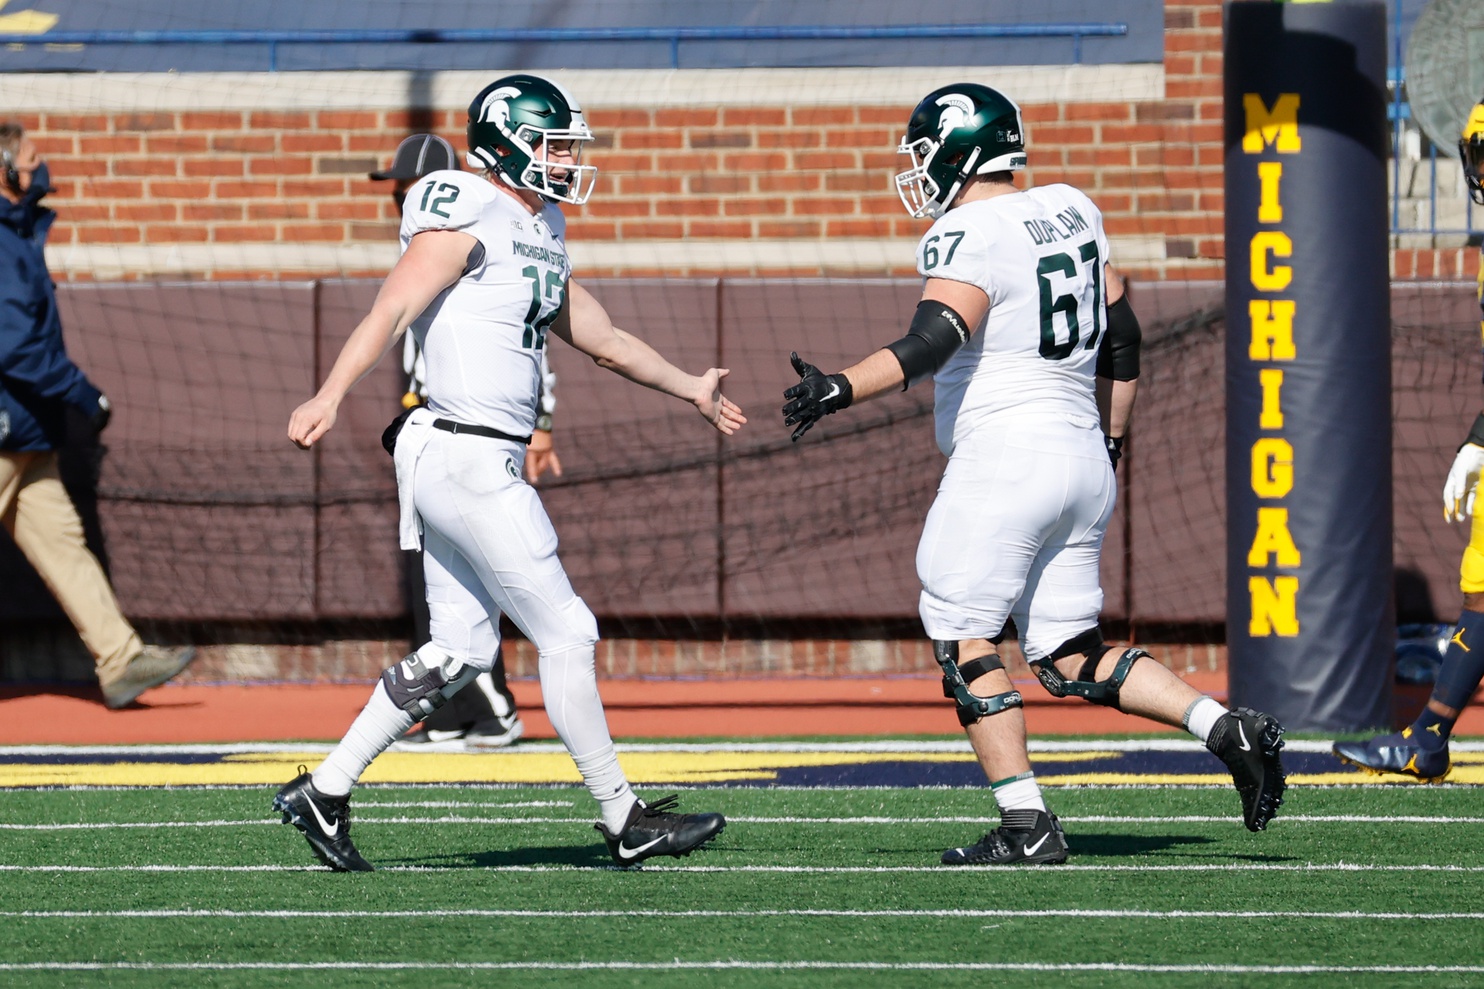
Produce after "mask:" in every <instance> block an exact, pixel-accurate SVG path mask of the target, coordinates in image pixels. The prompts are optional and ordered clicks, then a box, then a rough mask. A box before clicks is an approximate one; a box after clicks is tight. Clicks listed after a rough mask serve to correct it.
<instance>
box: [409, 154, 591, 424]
mask: <svg viewBox="0 0 1484 989" xmlns="http://www.w3.org/2000/svg"><path fill="white" fill-rule="evenodd" d="M566 227H567V224H566V219H565V218H564V217H563V216H562V214H561V211H560V210H558V209H557V208H556V207H555V206H553V205H551V204H549V203H548V204H547V205H546V206H545V208H543V209H542V210H541V213H540V215H538V216H532V215H531V214H530V212H529V211H527V210H526V208H525V207H524V206H523V205H521V203H519V202H518V201H516V200H515V199H514V198H512V197H511V196H507V195H505V194H504V193H502V192H500V191H499V190H497V189H496V188H495V187H494V185H492V184H491V183H490V182H489V181H488V180H486V179H484V178H482V177H480V176H478V175H472V174H470V173H468V172H458V171H441V172H430V173H429V174H428V175H426V176H424V177H423V178H422V179H420V180H418V182H417V183H416V184H415V185H413V186H412V188H410V189H408V190H407V200H406V203H405V204H404V206H403V208H402V233H401V239H402V250H403V251H406V250H407V247H408V245H409V244H410V243H411V242H412V238H413V237H414V236H415V235H416V234H418V233H420V232H422V231H424V230H459V231H462V232H463V233H467V234H470V235H472V236H473V237H475V238H476V239H478V241H479V243H480V244H481V245H482V246H483V248H484V257H483V258H482V259H481V260H479V262H478V263H477V264H475V265H473V266H472V267H471V268H470V269H469V270H468V271H467V272H465V274H464V276H463V277H462V278H460V279H459V280H458V281H457V282H455V283H454V284H453V285H451V286H449V287H448V288H447V289H445V290H444V291H443V292H442V293H441V294H440V295H439V296H438V297H437V298H435V299H434V300H433V301H432V302H431V303H429V304H428V308H427V309H426V310H424V311H423V313H422V315H420V316H418V318H417V319H416V320H414V321H413V323H412V326H411V328H410V332H411V333H413V334H414V336H415V337H416V338H417V345H418V347H420V348H421V350H422V353H423V359H424V361H425V363H426V365H427V388H428V408H429V409H430V410H431V411H432V412H433V413H434V414H435V415H438V416H440V417H444V418H448V419H453V420H455V421H457V422H465V423H471V424H474V425H479V426H490V427H493V428H495V429H498V430H501V431H502V432H506V433H510V434H511V435H513V436H528V435H530V433H531V430H532V429H534V428H535V425H536V414H537V404H538V403H539V401H540V395H541V358H542V353H543V351H544V350H545V348H546V331H547V328H548V327H549V326H550V325H551V323H552V321H553V320H555V318H556V314H557V312H558V310H560V309H561V307H562V304H563V303H564V302H565V301H566V297H567V279H568V277H569V276H570V275H571V266H570V264H569V263H568V260H567V245H566V242H565V240H564V239H563V238H564V235H565V233H566Z"/></svg>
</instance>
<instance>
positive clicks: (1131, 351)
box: [783, 83, 1285, 865]
mask: <svg viewBox="0 0 1484 989" xmlns="http://www.w3.org/2000/svg"><path fill="white" fill-rule="evenodd" d="M898 150H899V151H900V152H901V153H902V154H904V155H908V156H910V161H911V167H910V168H909V169H908V170H906V171H904V172H902V173H901V174H899V175H898V176H897V178H896V184H897V192H898V194H899V195H900V196H901V198H902V202H903V204H904V205H905V206H906V207H907V210H908V212H910V213H911V214H912V215H913V216H915V217H932V218H933V219H934V220H935V221H936V222H934V223H933V225H932V227H931V229H929V230H928V232H927V234H926V235H925V236H924V237H923V238H922V241H921V243H920V244H919V245H918V248H917V268H918V271H919V272H920V273H921V274H922V276H923V278H924V290H923V294H922V301H921V302H920V303H919V304H918V306H917V311H916V314H915V315H914V316H913V318H912V323H911V326H910V328H909V329H908V331H907V333H906V335H905V336H903V337H902V338H901V339H899V340H897V341H895V342H893V343H891V344H888V345H887V346H886V347H883V348H882V349H880V350H878V351H876V352H875V353H873V354H871V355H870V356H869V357H867V358H866V359H865V360H863V361H860V362H859V363H857V364H855V365H853V366H851V367H848V368H846V369H845V370H844V371H842V372H840V373H838V374H824V373H822V372H821V371H820V370H819V369H818V368H816V367H814V366H813V365H812V364H809V363H806V362H805V361H803V360H801V359H800V358H799V356H798V355H797V354H795V355H793V365H794V370H795V371H796V372H797V373H798V375H799V377H800V380H799V382H798V384H796V385H794V386H792V387H791V388H789V389H788V390H787V391H785V392H784V398H785V400H786V404H785V405H784V406H783V414H784V423H785V425H789V426H794V427H795V429H794V432H793V438H794V439H795V440H797V439H799V437H801V436H802V435H803V434H804V432H805V431H806V430H808V429H809V428H810V427H811V426H812V425H814V423H816V422H817V421H819V419H821V418H822V417H823V416H826V415H829V414H831V413H834V412H837V411H839V410H840V409H843V408H846V407H848V406H849V405H851V404H852V403H853V402H861V401H864V400H866V399H870V398H875V397H877V396H878V395H883V394H886V393H887V392H892V391H898V390H901V389H904V388H910V387H911V386H912V385H914V384H917V383H918V382H920V381H923V380H925V379H928V378H932V379H933V381H934V384H935V388H936V392H935V396H934V406H935V423H936V428H937V439H938V446H939V447H940V448H941V449H942V451H943V453H944V454H945V455H946V456H947V457H948V467H947V470H946V471H945V472H944V474H943V480H942V483H941V484H940V485H939V488H938V495H937V499H936V500H935V501H934V503H933V507H932V509H931V511H929V513H928V517H927V523H926V526H925V527H924V530H923V533H922V540H921V542H920V543H919V545H918V549H917V573H918V577H919V579H920V580H921V582H922V595H921V598H920V600H919V607H918V610H919V613H920V615H921V617H922V623H923V626H924V628H926V630H927V633H928V636H929V637H930V638H931V639H932V640H933V652H934V656H935V658H936V659H937V661H938V664H939V665H940V666H941V667H942V670H943V693H944V695H945V696H946V697H948V698H951V699H952V700H953V701H954V703H955V706H956V708H957V713H958V719H959V723H960V724H962V725H963V726H964V727H965V729H967V731H968V735H969V740H970V742H971V743H972V745H973V747H974V751H975V753H976V754H977V756H978V757H979V762H980V765H981V766H982V767H983V768H984V771H985V773H986V775H987V776H988V777H989V780H990V784H991V786H992V788H993V792H994V796H995V799H996V802H997V803H998V804H999V809H1000V817H1001V824H1000V827H998V828H996V829H995V830H993V831H990V832H989V833H988V834H986V835H984V837H983V838H982V839H980V840H979V841H978V842H976V843H975V844H973V845H970V846H967V847H963V848H950V849H949V850H947V851H946V852H944V853H943V856H942V860H943V862H944V863H945V864H949V865H963V864H1012V863H1030V864H1054V863H1058V862H1064V861H1066V859H1067V856H1068V852H1069V849H1068V845H1067V840H1066V836H1065V835H1064V833H1063V832H1062V829H1061V826H1060V824H1059V823H1058V821H1057V819H1056V816H1055V815H1054V814H1052V813H1050V812H1049V811H1048V810H1047V808H1046V803H1045V801H1044V799H1043V798H1042V796H1041V791H1040V787H1039V785H1038V784H1037V783H1036V780H1035V774H1034V773H1033V772H1032V771H1031V767H1030V762H1029V759H1028V757H1027V755H1026V740H1025V717H1024V714H1023V711H1022V709H1021V705H1022V702H1021V696H1020V693H1019V692H1018V691H1016V690H1015V689H1014V687H1013V685H1012V684H1011V681H1010V678H1009V676H1008V675H1007V673H1006V672H1005V668H1004V665H1003V663H1002V661H1001V660H1000V658H999V657H998V655H997V649H996V646H997V644H998V643H999V642H1000V641H1001V639H1002V638H1003V636H1004V633H1005V624H1006V621H1007V619H1010V618H1013V619H1014V620H1015V627H1016V629H1017V630H1018V631H1019V634H1020V644H1021V648H1022V649H1023V650H1024V652H1025V657H1026V660H1027V661H1028V662H1029V663H1030V665H1031V669H1032V670H1033V671H1034V672H1035V674H1036V677H1037V678H1038V679H1039V680H1040V681H1041V684H1042V685H1043V686H1044V687H1045V688H1046V689H1047V690H1048V691H1050V692H1051V693H1052V694H1053V695H1055V696H1057V697H1064V696H1073V697H1080V698H1083V699H1085V700H1087V701H1089V702H1091V703H1094V704H1103V705H1107V706H1110V707H1114V708H1117V709H1119V710H1122V711H1126V712H1129V713H1131V714H1138V715H1141V716H1143V717H1146V718H1152V719H1154V720H1156V721H1161V722H1164V723H1166V724H1170V725H1181V726H1183V727H1185V728H1186V729H1187V730H1189V731H1190V733H1191V734H1193V735H1194V736H1195V737H1196V738H1198V739H1200V740H1201V741H1202V742H1204V743H1206V746H1207V747H1208V748H1209V749H1210V750H1211V751H1212V752H1213V753H1215V754H1216V755H1217V756H1218V757H1220V758H1221V759H1222V761H1223V762H1225V763H1226V765H1227V767H1228V768H1229V769H1230V771H1231V773H1232V777H1233V781H1234V783H1235V784H1236V787H1237V791H1238V793H1239V794H1240V796H1241V802H1242V811H1243V818H1244V823H1245V824H1246V826H1247V827H1248V828H1249V829H1251V830H1253V831H1261V830H1262V829H1264V828H1265V827H1266V826H1267V823H1268V821H1269V820H1270V819H1271V818H1272V817H1273V815H1274V814H1276V813H1277V811H1278V806H1279V804H1280V803H1282V798H1283V791H1284V785H1285V783H1284V775H1283V767H1282V763H1281V761H1280V759H1279V750H1280V749H1281V748H1282V744H1283V743H1282V735H1283V729H1282V728H1281V727H1280V726H1279V725H1278V723H1277V721H1275V720H1274V719H1273V718H1272V717H1270V716H1269V715H1266V714H1260V713H1258V712H1255V711H1251V710H1248V709H1246V708H1238V709H1237V710H1235V711H1228V710H1226V709H1225V708H1224V707H1223V706H1222V705H1221V704H1219V703H1217V702H1216V701H1215V700H1213V699H1211V698H1210V697H1206V696H1204V695H1203V694H1201V693H1199V692H1197V691H1196V690H1195V689H1193V688H1192V687H1190V686H1189V685H1187V684H1186V683H1185V682H1184V681H1182V680H1181V679H1180V678H1179V677H1177V676H1175V675H1174V674H1173V673H1171V672H1170V671H1169V670H1167V669H1166V668H1165V667H1164V666H1161V665H1160V664H1159V663H1157V662H1155V661H1154V660H1153V659H1151V658H1150V657H1149V655H1148V654H1147V653H1145V652H1144V651H1143V650H1141V649H1117V648H1110V647H1109V646H1108V645H1106V644H1105V643H1104V642H1103V639H1102V633H1101V631H1100V630H1099V628H1098V612H1099V611H1100V610H1101V608H1102V604H1103V592H1102V588H1101V587H1100V586H1099V583H1098V557H1099V554H1100V552H1101V550H1102V544H1103V533H1104V530H1105V529H1106V528H1107V525H1108V519H1109V517H1110V516H1111V515H1112V514H1113V504H1114V499H1115V497H1116V492H1117V486H1116V483H1115V478H1114V465H1115V464H1116V463H1117V462H1118V459H1119V457H1120V456H1121V454H1122V446H1123V444H1122V440H1123V436H1124V430H1125V428H1126V427H1127V425H1128V418H1129V414H1130V411H1131V409H1132V406H1133V397H1134V390H1135V388H1136V382H1137V380H1138V376H1139V345H1140V338H1141V334H1140V331H1139V324H1138V320H1137V319H1136V318H1135V317H1134V313H1133V310H1132V309H1131V308H1130V307H1129V303H1128V299H1127V298H1126V297H1125V296H1124V293H1123V283H1122V280H1121V279H1119V278H1118V277H1117V275H1116V274H1115V273H1114V272H1113V269H1112V268H1111V267H1110V266H1109V264H1108V257H1109V251H1108V240H1107V237H1106V236H1105V235H1104V233H1103V219H1102V214H1101V213H1100V212H1099V211H1098V208H1097V206H1095V205H1094V204H1093V202H1092V200H1090V199H1088V198H1087V196H1085V195H1083V194H1082V193H1081V192H1079V191H1078V190H1076V189H1074V188H1072V187H1071V186H1068V185H1047V186H1040V187H1037V188H1034V189H1030V190H1027V191H1022V190H1020V189H1019V188H1017V187H1016V185H1015V182H1014V173H1015V172H1017V171H1020V170H1021V169H1023V168H1025V167H1026V151H1025V138H1024V128H1023V125H1022V122H1021V114H1020V108H1019V107H1018V106H1016V105H1015V103H1014V102H1013V101H1011V100H1010V99H1009V98H1008V97H1006V96H1004V95H1003V94H1002V93H999V92H997V91H996V90H993V89H990V88H989V87H987V86H982V85H979V84H976V83H960V84H956V85H952V86H946V87H944V88H942V89H939V90H935V91H934V92H932V93H929V94H928V95H927V96H926V97H925V98H924V99H923V100H922V102H920V103H919V104H918V105H917V107H916V109H914V110H913V112H912V116H911V119H910V120H909V121H908V124H907V133H906V136H905V137H904V138H903V139H902V142H901V146H900V148H899V149H898ZM1097 378H1102V379H1104V380H1105V382H1106V387H1105V388H1104V389H1102V391H1103V392H1104V395H1105V401H1104V402H1103V403H1102V406H1103V407H1102V410H1101V412H1100V403H1099V401H1098V398H1097V394H1098V391H1099V389H1098V387H1097V385H1096V382H1095V379H1097ZM1100 426H1101V428H1100Z"/></svg>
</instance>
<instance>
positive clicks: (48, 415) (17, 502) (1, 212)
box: [0, 123, 195, 708]
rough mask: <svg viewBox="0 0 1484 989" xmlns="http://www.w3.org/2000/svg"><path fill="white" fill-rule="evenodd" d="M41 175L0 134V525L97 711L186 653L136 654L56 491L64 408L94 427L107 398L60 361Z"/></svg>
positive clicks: (7, 133)
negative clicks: (92, 675) (51, 614)
mask: <svg viewBox="0 0 1484 989" xmlns="http://www.w3.org/2000/svg"><path fill="white" fill-rule="evenodd" d="M48 179H49V175H48V172H47V167H46V164H45V163H44V162H42V160H41V157H40V155H39V154H38V153H37V150H36V145H35V143H34V142H32V141H31V140H30V138H28V137H26V135H25V132H24V130H23V129H22V128H21V126H20V125H19V124H15V123H5V124H0V522H3V523H4V526H5V530H6V531H7V532H9V533H10V535H11V536H12V537H13V538H14V539H15V541H16V545H17V546H19V547H20V550H21V552H22V553H23V554H25V556H26V559H28V560H29V561H31V565H32V566H33V567H35V568H36V571H37V573H39V574H40V575H41V578H42V580H44V581H45V582H46V585H47V587H48V588H50V590H51V592H52V594H53V595H54V596H55V597H56V599H57V602H58V603H59V604H61V606H62V610H63V611H65V612H66V613H67V617H68V618H70V619H71V620H72V624H73V625H74V626H75V627H76V628H77V632H78V635H79V636H81V638H82V641H83V644H84V645H86V646H87V648H88V651H89V652H91V653H92V655H93V661H94V663H95V665H96V669H97V673H98V683H99V685H100V686H101V687H102V688H103V701H104V703H105V704H106V705H107V706H108V707H110V708H119V707H124V706H125V705H127V704H130V703H132V702H133V701H134V699H135V698H137V697H138V696H139V695H140V694H142V693H144V691H146V690H148V689H150V688H151V687H155V686H158V685H160V684H162V683H164V682H165V681H166V680H169V679H170V678H171V677H173V676H175V675H176V674H177V673H179V672H180V671H181V670H183V669H184V668H185V666H186V664H187V663H189V662H190V661H191V660H192V659H193V658H194V657H195V650H194V649H193V648H191V647H189V646H187V647H182V648H174V649H165V648H161V647H158V646H147V645H145V644H144V643H143V642H142V641H141V640H140V638H139V634H138V633H137V632H136V631H135V630H134V628H133V626H131V625H130V624H129V622H128V620H127V619H125V618H124V616H123V614H122V612H120V610H119V604H118V600H117V599H116V598H115V597H114V593H113V588H112V587H110V586H109V583H108V577H107V576H106V575H105V574H104V572H103V567H102V566H101V565H100V564H99V563H98V558H97V557H95V556H94V555H93V554H92V552H90V551H89V550H88V547H87V543H86V541H85V540H84V537H83V526H82V520H81V519H80V518H79V517H78V514H77V509H76V508H75V507H74V506H73V504H72V501H71V499H69V498H68V496H67V491H66V489H65V488H64V487H63V486H62V480H61V476H60V474H59V471H58V467H57V447H58V446H59V445H60V444H61V443H62V440H63V437H64V435H65V432H66V418H67V414H68V410H69V408H71V409H76V410H78V411H79V412H81V413H82V414H83V415H84V416H86V417H87V418H88V420H89V421H90V423H91V424H92V426H93V428H94V429H96V430H101V429H103V427H105V426H106V425H107V424H108V419H109V416H110V414H111V411H112V410H111V407H110V405H109V403H108V399H107V397H106V396H104V394H103V393H102V392H101V391H99V390H98V388H97V387H96V386H94V385H93V383H92V382H90V381H89V380H88V379H87V376H86V375H84V374H83V373H82V371H80V370H79V369H78V367H77V365H76V364H73V363H72V361H71V360H70V359H69V358H68V356H67V350H66V347H65V346H64V345H63V343H62V324H61V320H60V319H59V318H58V315H57V296H56V287H55V286H54V285H53V284H52V279H51V275H50V273H49V272H48V271H47V269H46V258H45V256H44V254H43V248H44V246H45V244H46V235H47V232H48V231H49V230H50V228H51V224H52V221H53V220H54V219H55V217H56V214H55V213H54V212H52V211H51V210H49V209H46V208H45V207H43V206H42V205H41V199H42V197H43V196H45V195H46V194H47V193H48V192H50V191H51V190H50V188H49V187H48Z"/></svg>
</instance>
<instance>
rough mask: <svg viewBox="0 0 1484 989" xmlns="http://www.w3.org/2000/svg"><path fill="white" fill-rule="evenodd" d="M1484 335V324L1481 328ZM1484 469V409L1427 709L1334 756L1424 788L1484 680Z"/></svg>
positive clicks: (1468, 149)
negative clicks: (1456, 592) (1457, 605)
mask: <svg viewBox="0 0 1484 989" xmlns="http://www.w3.org/2000/svg"><path fill="white" fill-rule="evenodd" d="M1458 154H1459V157H1460V158H1461V159H1462V161H1463V174H1464V179H1465V180H1466V181H1467V182H1468V187H1469V195H1470V196H1472V197H1473V200H1474V202H1476V203H1478V204H1480V205H1484V182H1481V178H1480V176H1481V170H1484V103H1480V104H1478V105H1477V106H1475V107H1474V109H1473V112H1472V113H1470V114H1469V119H1468V122H1467V123H1465V124H1464V126H1463V138H1462V140H1460V141H1459V142H1458ZM1479 307H1480V309H1481V311H1484V253H1481V256H1480V266H1479ZM1480 333H1481V337H1484V322H1481V324H1480ZM1481 472H1484V412H1481V413H1479V415H1478V417H1477V418H1476V419H1475V420H1474V425H1473V428H1471V429H1470V430H1469V435H1468V438H1467V439H1465V440H1464V441H1463V445H1462V446H1460V447H1459V448H1458V455H1457V456H1456V457H1455V458H1454V459H1453V466H1452V468H1451V469H1449V471H1448V480H1447V481H1446V482H1445V483H1444V484H1443V518H1444V519H1446V520H1447V521H1449V522H1461V521H1463V519H1464V517H1465V516H1469V515H1472V516H1473V528H1472V531H1471V533H1470V535H1469V544H1468V547H1467V548H1466V549H1465V550H1464V551H1463V562H1462V563H1461V564H1460V565H1459V574H1458V586H1459V589H1460V590H1462V591H1463V610H1462V611H1461V612H1460V613H1459V616H1458V628H1457V630H1456V631H1455V632H1454V634H1453V641H1451V642H1450V643H1449V644H1448V652H1447V654H1446V655H1444V657H1443V665H1442V668H1441V669H1440V670H1439V671H1438V682H1437V683H1436V684H1435V685H1434V686H1433V690H1432V696H1431V697H1429V698H1428V701H1427V706H1426V707H1424V708H1423V709H1422V713H1421V714H1419V715H1418V716H1417V720H1416V721H1414V722H1412V723H1411V724H1410V725H1408V726H1407V727H1405V728H1403V729H1402V730H1401V731H1399V732H1397V733H1395V734H1392V735H1382V736H1380V737H1378V738H1373V739H1371V740H1370V741H1367V742H1339V743H1336V745H1335V754H1336V755H1338V756H1339V757H1340V758H1341V759H1344V760H1345V761H1346V762H1349V763H1353V764H1355V765H1357V766H1360V767H1362V768H1363V769H1371V770H1376V771H1378V772H1387V773H1401V774H1404V775H1407V776H1414V777H1416V778H1417V779H1420V780H1422V781H1423V782H1426V783H1435V782H1437V781H1439V780H1441V779H1442V778H1443V777H1445V776H1447V775H1448V771H1449V770H1450V769H1451V768H1452V763H1451V761H1450V760H1449V758H1448V736H1449V735H1450V734H1451V733H1452V731H1453V725H1454V723H1455V722H1456V721H1457V720H1458V715H1459V714H1460V713H1461V712H1462V711H1463V709H1464V707H1465V705H1467V704H1468V702H1469V699H1470V698H1471V697H1473V695H1474V691H1475V690H1477V689H1478V687H1479V681H1480V680H1481V679H1484V518H1480V515H1479V513H1478V512H1475V510H1474V508H1475V505H1474V502H1475V499H1476V498H1477V496H1478V493H1479V483H1480V474H1481Z"/></svg>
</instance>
